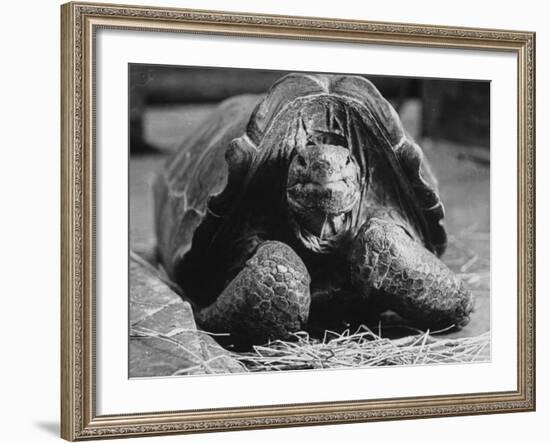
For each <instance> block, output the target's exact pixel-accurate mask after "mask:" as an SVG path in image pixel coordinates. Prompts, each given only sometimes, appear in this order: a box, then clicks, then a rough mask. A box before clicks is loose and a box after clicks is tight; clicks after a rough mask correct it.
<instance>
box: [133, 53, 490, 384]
mask: <svg viewBox="0 0 550 443" xmlns="http://www.w3.org/2000/svg"><path fill="white" fill-rule="evenodd" d="M285 74H287V72H286V71H260V70H251V69H233V68H231V69H230V68H204V67H181V66H156V65H140V64H131V65H130V66H129V76H130V78H129V80H130V91H129V93H130V94H129V95H130V103H129V106H130V122H129V131H130V134H129V135H130V147H129V148H130V243H131V249H132V251H133V252H135V253H137V254H138V255H139V257H142V258H144V259H145V260H147V259H148V258H150V262H152V261H154V256H155V255H154V250H155V237H154V225H153V223H154V216H153V199H152V190H151V187H152V182H153V180H154V177H155V175H156V174H157V173H158V171H159V169H160V168H161V166H162V164H163V163H164V161H165V160H166V158H167V155H168V154H170V152H172V151H173V150H174V149H176V148H177V147H178V146H179V144H180V141H181V140H182V138H183V137H185V136H186V135H188V134H189V133H192V131H193V130H194V127H195V126H196V125H197V124H199V123H201V122H202V121H203V120H204V119H207V118H208V114H209V112H211V111H212V110H213V109H214V108H215V107H216V106H217V105H218V104H219V102H221V101H223V100H224V99H226V98H228V97H232V96H235V95H238V94H244V93H247V94H250V93H252V94H262V93H265V92H266V90H267V89H268V88H269V87H270V86H271V85H272V84H273V83H274V82H275V81H276V80H277V79H279V78H280V77H282V76H284V75H285ZM365 77H366V78H368V79H369V80H371V81H372V82H373V83H374V84H375V86H376V87H377V88H378V89H379V90H380V92H381V93H382V95H383V96H384V97H385V98H386V99H387V100H389V101H390V102H391V103H392V105H393V106H394V107H395V109H396V110H397V112H398V113H399V116H400V118H401V120H402V122H403V125H404V126H405V128H406V129H407V131H408V132H409V134H410V135H411V136H412V137H413V138H414V139H415V140H416V141H417V142H418V143H419V144H420V146H421V147H422V149H423V151H424V154H425V155H426V157H427V158H428V160H429V162H430V165H431V166H432V169H433V171H434V173H435V176H436V177H437V179H438V181H439V189H440V194H441V198H442V200H443V204H444V205H445V213H446V217H445V224H446V226H447V231H448V240H449V241H448V247H447V251H446V252H445V254H444V255H443V257H442V259H443V261H444V262H445V263H446V264H447V265H448V266H449V267H450V268H451V269H452V270H453V271H454V272H455V273H457V274H458V275H459V276H460V277H461V278H462V279H463V280H464V281H465V282H466V284H467V285H468V286H469V287H470V288H471V290H472V291H473V293H474V295H475V297H476V311H475V313H474V315H473V317H472V320H471V322H470V324H469V325H468V326H467V327H465V328H464V329H462V330H461V331H458V332H452V333H450V334H447V335H446V336H447V337H448V338H461V337H473V336H478V335H480V334H483V333H485V332H487V331H489V330H490V272H489V271H490V269H489V266H490V256H489V253H490V243H489V230H490V149H489V147H490V83H489V82H486V81H471V80H446V79H423V78H406V77H388V76H384V77H382V76H370V75H365ZM139 278H141V276H140V275H137V276H136V279H139ZM131 281H132V282H133V280H132V277H131ZM138 286H139V284H138V283H137V282H136V283H135V287H138ZM146 292H147V291H146ZM144 297H145V298H147V300H148V302H147V303H150V302H151V300H150V299H149V298H148V297H149V296H146V294H145V292H144ZM140 303H141V302H140ZM130 304H131V306H130V307H131V309H132V308H136V309H137V312H140V313H142V314H143V312H142V310H143V309H142V307H140V306H145V305H141V304H139V303H138V301H137V300H136V299H135V297H134V298H132V294H131V301H130ZM138 308H139V309H138ZM132 312H133V311H132ZM140 315H141V314H140ZM143 315H145V314H143ZM189 316H190V318H192V314H189ZM180 317H181V316H180ZM138 318H141V316H138ZM182 318H183V317H182ZM153 320H154V321H153ZM153 320H148V321H150V322H152V323H151V325H153V329H155V328H157V329H158V328H161V327H163V326H165V325H164V323H165V321H166V319H165V318H164V317H162V316H159V319H158V320H155V319H154V318H153ZM155 322H157V323H155ZM131 350H132V352H131V355H132V356H133V357H132V359H131V365H130V366H131V368H132V371H131V372H132V374H134V375H151V374H153V373H154V374H157V372H151V371H153V369H151V368H157V369H159V368H158V362H162V364H163V365H164V366H163V367H164V369H163V371H166V373H171V372H170V371H174V370H176V368H178V367H182V366H185V365H186V364H188V363H185V362H184V361H182V360H181V358H180V357H179V356H178V355H179V354H178V353H177V352H171V351H168V350H167V349H164V348H159V349H157V348H155V347H153V346H151V345H150V344H149V345H147V346H145V345H144V344H143V340H139V339H134V340H132V341H131ZM486 352H487V354H486V355H487V356H488V355H489V349H487V350H486ZM161 357H162V358H161ZM154 362H157V363H155V364H153V363H154ZM155 365H156V366H155ZM157 369H155V371H156V370H157ZM159 370H160V369H159ZM161 372H162V371H161ZM157 375H158V374H157Z"/></svg>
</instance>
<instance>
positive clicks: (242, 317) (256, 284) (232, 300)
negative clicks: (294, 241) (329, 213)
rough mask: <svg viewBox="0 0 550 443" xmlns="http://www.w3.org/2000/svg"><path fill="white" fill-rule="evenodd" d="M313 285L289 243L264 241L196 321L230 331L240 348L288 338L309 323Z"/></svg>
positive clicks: (218, 330)
mask: <svg viewBox="0 0 550 443" xmlns="http://www.w3.org/2000/svg"><path fill="white" fill-rule="evenodd" d="M309 284H310V276H309V273H308V271H307V269H306V267H305V265H304V263H303V262H302V259H301V258H300V257H298V255H297V254H296V253H295V252H294V251H293V250H292V248H291V247H290V246H288V245H286V244H284V243H281V242H277V241H268V242H264V243H262V244H261V245H260V246H259V247H258V249H257V251H256V253H255V254H254V255H253V256H252V258H250V259H249V260H248V261H247V262H246V264H245V266H244V268H243V269H242V270H241V271H240V272H239V273H238V274H237V276H236V277H235V278H234V279H233V280H232V281H231V282H230V283H229V284H228V285H227V287H226V288H225V289H224V291H223V292H222V294H221V295H220V296H219V297H218V298H217V299H216V301H215V302H214V303H212V304H211V305H210V306H208V307H206V308H204V309H203V310H202V311H200V312H199V313H198V315H197V321H198V323H199V324H200V325H201V326H202V327H203V328H204V329H205V330H207V331H210V332H219V333H230V334H231V337H230V340H229V341H230V342H231V343H233V344H234V345H235V346H236V348H247V347H250V345H252V344H262V343H266V342H267V341H269V340H274V339H284V338H288V337H289V336H290V334H291V333H293V332H296V331H299V330H300V329H302V327H303V325H305V323H306V322H307V318H308V313H309V305H310V293H309Z"/></svg>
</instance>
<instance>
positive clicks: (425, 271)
mask: <svg viewBox="0 0 550 443" xmlns="http://www.w3.org/2000/svg"><path fill="white" fill-rule="evenodd" d="M360 193H361V181H360V169H359V166H358V165H357V162H356V161H355V159H354V158H353V156H352V155H351V153H350V151H349V150H348V149H347V148H346V147H343V146H338V145H335V144H326V143H322V142H321V143H310V144H307V145H306V146H303V147H301V148H300V149H297V150H296V152H295V153H294V155H293V157H292V159H291V161H290V164H289V167H288V175H287V183H286V205H288V213H289V216H290V217H291V219H292V220H293V221H294V224H295V226H296V227H297V236H298V238H299V239H300V241H301V243H302V244H304V245H305V247H306V249H307V247H308V241H310V239H312V238H314V239H316V241H317V242H319V241H321V242H326V243H328V244H330V245H331V247H332V248H334V249H335V250H340V251H345V254H344V255H343V258H342V259H341V261H342V262H343V263H344V273H347V274H348V275H347V276H345V277H344V279H343V281H344V286H345V285H346V284H347V285H348V287H349V292H353V293H355V294H358V295H359V297H358V298H360V299H363V300H367V299H369V300H370V299H373V300H377V303H378V304H379V305H383V306H385V308H388V309H392V310H393V311H395V312H397V313H399V314H400V315H402V316H404V317H405V318H407V319H409V320H411V321H413V322H414V324H415V325H417V326H418V327H425V328H446V327H449V326H451V325H454V326H455V327H457V328H460V327H462V326H464V325H465V324H466V323H467V322H468V320H469V315H470V313H471V311H472V309H473V299H472V296H471V294H470V292H469V291H468V290H467V289H466V288H465V287H464V285H463V284H462V282H461V281H460V280H459V279H458V278H457V277H456V276H455V275H454V274H453V273H452V271H451V270H450V269H449V268H448V267H447V266H446V265H445V264H444V263H443V262H442V261H440V260H439V258H437V257H436V256H435V255H434V254H433V253H431V252H430V251H428V250H427V249H426V248H425V247H424V245H423V244H422V243H421V242H420V241H419V239H418V238H417V236H416V235H415V234H414V233H413V231H412V230H411V229H410V227H409V226H408V224H407V222H406V221H405V220H403V219H402V218H401V217H400V215H399V213H398V212H397V211H395V210H392V209H388V208H387V207H384V206H380V205H379V204H377V203H376V202H370V203H372V204H371V205H369V206H368V211H367V217H366V220H365V222H364V223H363V224H362V226H361V227H360V229H359V231H358V232H357V233H354V232H353V231H352V230H351V226H352V223H351V219H352V214H353V213H354V211H355V212H357V211H358V210H359V206H360V205H361V204H362V202H361V201H360ZM367 203H368V202H367ZM252 249H253V251H254V252H253V253H252V254H251V258H250V259H249V260H247V261H246V263H245V264H244V266H243V267H242V269H241V270H240V272H239V273H238V274H237V275H236V276H235V277H234V278H233V280H232V281H231V282H230V283H229V284H228V285H227V286H226V287H225V289H224V290H223V292H222V294H221V295H220V296H219V297H218V298H217V300H216V301H215V302H214V303H212V304H211V305H210V306H208V307H207V308H205V309H203V310H202V311H201V312H200V313H199V314H198V320H199V322H200V324H202V326H203V327H205V328H206V329H207V330H209V331H216V332H230V334H231V340H230V342H232V343H233V344H235V345H236V346H237V348H247V347H249V346H250V345H252V344H255V343H264V342H267V341H268V340H273V339H278V338H288V337H289V336H290V335H291V334H292V333H293V332H296V331H298V330H301V329H303V328H304V327H305V326H306V325H307V324H308V316H309V313H310V304H311V299H314V301H315V297H319V298H322V297H325V298H326V297H327V293H328V297H329V298H330V297H331V296H333V294H335V293H336V292H337V291H341V288H336V287H331V286H330V284H331V283H329V285H326V284H323V283H319V282H315V281H314V282H313V284H312V278H311V276H310V273H309V271H308V267H311V268H313V267H314V266H315V264H316V262H315V260H314V259H311V255H308V254H307V253H303V251H302V253H301V254H300V253H298V251H295V250H293V249H292V248H291V247H290V246H289V245H287V244H285V243H283V242H279V241H262V239H261V236H260V237H259V238H257V239H256V240H255V243H254V246H253V248H252ZM298 249H299V248H298ZM300 255H302V256H300ZM308 264H309V265H310V266H308ZM328 272H329V273H330V272H332V269H329V270H328ZM314 280H322V279H319V278H317V277H315V279H314ZM335 297H340V300H341V302H342V301H343V300H345V297H344V296H343V295H341V294H338V295H337V296H335ZM359 306H360V305H359ZM329 309H331V308H329Z"/></svg>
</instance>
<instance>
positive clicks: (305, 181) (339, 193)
mask: <svg viewBox="0 0 550 443" xmlns="http://www.w3.org/2000/svg"><path fill="white" fill-rule="evenodd" d="M318 135H319V134H318ZM360 194H361V184H360V168H359V165H358V164H357V162H356V160H355V159H354V157H353V154H352V152H351V151H350V150H349V149H348V148H347V147H346V146H345V140H340V136H338V135H337V134H328V133H322V134H320V136H318V137H316V138H315V139H313V140H310V141H308V142H307V143H305V144H303V145H301V146H299V147H297V148H296V149H295V151H294V155H293V157H292V159H291V161H290V163H289V168H288V176H287V183H286V199H287V202H288V205H289V209H290V211H291V213H292V215H293V216H294V218H295V220H296V221H297V222H298V224H299V225H300V228H301V229H304V230H306V231H307V232H309V233H311V234H313V235H315V236H317V237H321V238H323V237H335V236H339V235H340V234H342V232H341V231H342V230H346V229H347V228H348V227H349V223H347V221H349V220H347V219H349V216H348V215H349V214H350V213H351V212H352V210H353V209H354V208H355V207H356V206H357V205H358V204H359V200H360Z"/></svg>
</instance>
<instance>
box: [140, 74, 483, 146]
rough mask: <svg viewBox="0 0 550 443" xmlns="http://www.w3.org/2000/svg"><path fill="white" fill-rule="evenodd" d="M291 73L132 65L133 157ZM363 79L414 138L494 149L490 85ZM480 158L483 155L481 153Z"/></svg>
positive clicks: (167, 142) (170, 140)
mask: <svg viewBox="0 0 550 443" xmlns="http://www.w3.org/2000/svg"><path fill="white" fill-rule="evenodd" d="M287 73H288V72H287V71H262V70H253V69H235V68H205V67H178V66H152V65H141V64H132V65H130V108H131V117H130V118H131V130H130V134H131V142H130V148H131V151H132V153H140V152H149V151H151V150H155V149H171V148H173V146H174V143H177V141H178V139H179V138H180V137H181V133H182V131H184V130H185V128H187V127H189V126H192V124H193V123H194V120H195V119H197V118H199V119H200V118H201V116H202V115H203V114H204V112H207V111H208V110H209V109H210V107H211V106H212V104H216V103H218V102H220V101H222V100H224V99H226V98H228V97H232V96H234V95H239V94H247V93H252V94H261V93H264V92H265V91H266V90H267V89H268V88H269V87H270V86H271V85H272V84H273V83H274V82H275V81H276V80H278V79H279V78H281V77H282V76H284V75H285V74H287ZM364 77H366V78H368V79H369V80H371V81H372V82H373V83H374V84H375V86H376V87H377V88H378V89H379V90H380V92H381V93H382V95H383V96H384V97H386V99H388V100H390V102H391V103H392V104H393V105H394V107H395V108H396V109H397V110H398V111H404V114H405V118H408V119H409V121H408V122H407V123H409V126H410V127H409V130H410V131H412V132H413V134H412V135H413V136H414V137H415V138H418V137H431V138H445V139H448V140H451V141H455V142H458V143H462V144H465V145H468V146H477V147H483V148H486V149H488V148H489V93H490V84H489V82H483V81H464V80H438V79H420V78H405V77H386V76H370V75H365V76H364ZM411 106H412V109H411ZM403 107H405V109H403ZM407 107H408V108H407ZM411 113H412V115H411ZM411 119H413V120H414V124H413V122H412V121H411ZM159 120H160V121H159ZM477 155H479V156H481V157H483V155H482V153H477Z"/></svg>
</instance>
